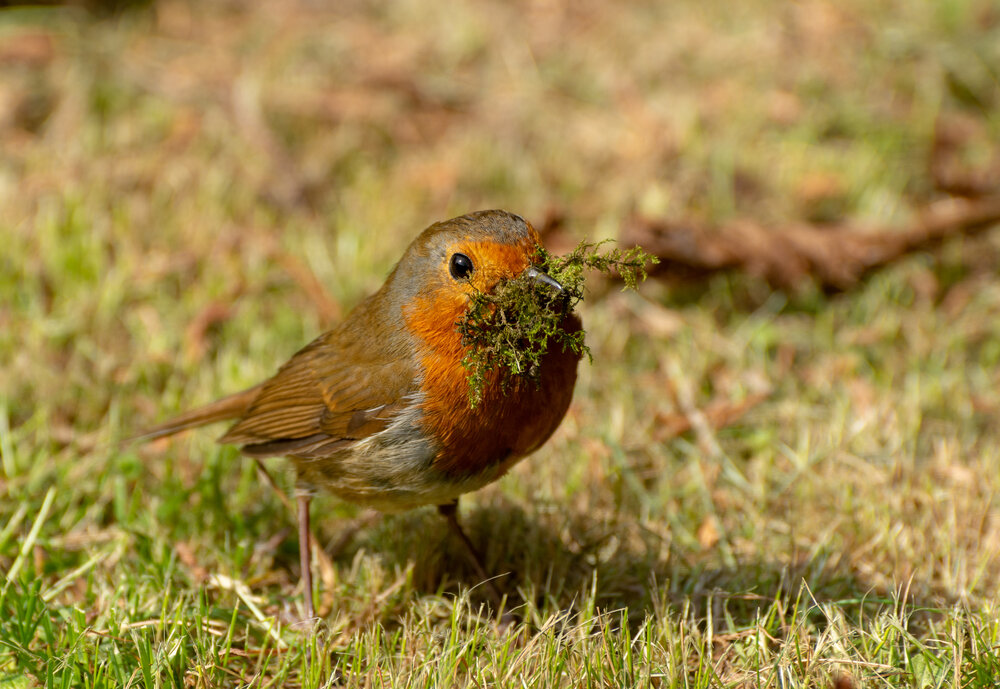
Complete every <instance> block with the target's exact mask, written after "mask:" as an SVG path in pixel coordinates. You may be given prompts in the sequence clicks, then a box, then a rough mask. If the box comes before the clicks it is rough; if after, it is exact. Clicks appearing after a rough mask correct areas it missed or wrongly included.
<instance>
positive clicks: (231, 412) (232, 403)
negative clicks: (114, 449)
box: [129, 385, 261, 441]
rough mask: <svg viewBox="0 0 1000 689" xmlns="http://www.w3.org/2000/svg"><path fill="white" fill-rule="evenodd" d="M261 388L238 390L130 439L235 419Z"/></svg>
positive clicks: (172, 433) (140, 438)
mask: <svg viewBox="0 0 1000 689" xmlns="http://www.w3.org/2000/svg"><path fill="white" fill-rule="evenodd" d="M260 388H261V386H260V385H255V386H254V387H252V388H250V389H248V390H244V391H243V392H237V393H236V394H233V395H229V396H228V397H223V398H222V399H221V400H216V401H215V402H212V403H211V404H206V405H205V406H204V407H198V408H197V409H192V410H191V411H188V412H184V413H183V414H181V415H180V416H176V417H174V418H172V419H170V420H168V421H164V422H163V423H161V424H158V425H156V426H153V427H152V428H149V429H147V430H145V431H143V432H142V433H139V434H138V435H134V436H132V437H131V438H129V441H135V440H153V439H155V438H163V437H166V436H168V435H174V434H175V433H180V432H181V431H186V430H187V429H189V428H197V427H199V426H205V425H208V424H210V423H215V422H216V421H225V420H226V419H235V418H237V417H239V416H242V415H243V414H244V413H245V412H246V410H247V409H248V408H249V407H250V405H251V404H252V403H253V401H254V399H256V397H257V395H258V394H260Z"/></svg>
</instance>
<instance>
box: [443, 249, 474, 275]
mask: <svg viewBox="0 0 1000 689" xmlns="http://www.w3.org/2000/svg"><path fill="white" fill-rule="evenodd" d="M448 270H449V271H451V276H452V277H453V278H455V279H456V280H461V279H463V278H467V277H469V276H470V275H472V270H473V268H472V259H470V258H469V257H468V256H466V255H465V254H452V255H451V263H450V264H449V265H448Z"/></svg>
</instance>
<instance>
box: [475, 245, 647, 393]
mask: <svg viewBox="0 0 1000 689" xmlns="http://www.w3.org/2000/svg"><path fill="white" fill-rule="evenodd" d="M607 241H610V240H606V241H605V242H599V243H597V244H593V243H589V242H581V243H580V244H579V245H578V246H577V247H576V249H574V250H573V251H571V252H570V253H568V254H566V255H565V256H555V255H553V254H551V253H549V252H548V251H546V250H545V249H543V248H541V247H539V248H538V251H537V253H536V257H535V262H534V265H535V266H536V267H537V268H538V269H539V270H541V271H542V272H544V273H545V274H547V275H548V276H549V277H551V278H552V279H553V280H555V281H556V282H558V283H559V284H560V285H562V290H557V289H555V288H554V287H553V286H551V285H548V284H546V283H544V282H541V281H539V280H537V279H535V278H534V277H532V276H531V275H529V274H528V272H527V271H525V272H524V273H522V274H521V275H519V276H518V277H516V278H514V279H512V280H505V281H503V282H501V283H500V284H499V285H497V287H496V289H494V290H493V291H492V292H489V293H486V292H479V293H477V294H476V295H475V296H474V297H473V299H472V304H471V305H470V308H469V310H468V311H467V312H466V315H465V317H464V318H462V320H460V321H459V322H458V323H457V326H458V331H459V332H460V333H461V334H462V341H463V344H465V345H466V346H468V347H469V349H468V353H467V354H466V356H465V358H464V359H463V360H462V365H463V366H464V367H465V369H466V370H467V371H468V379H469V402H470V404H471V405H472V406H473V407H475V406H476V405H477V404H478V403H479V402H480V401H482V396H483V389H484V387H485V385H486V382H487V380H488V379H489V377H490V376H491V374H492V373H493V372H494V371H497V370H499V371H500V373H501V381H502V384H503V385H504V386H507V385H509V384H510V383H511V382H512V381H513V380H514V379H515V378H517V377H521V378H526V379H528V380H530V381H532V382H534V383H535V384H536V385H537V383H538V379H539V373H540V364H541V360H542V357H543V356H544V355H545V352H547V351H548V350H549V348H550V347H562V348H564V349H565V348H568V349H570V350H571V351H573V352H576V353H578V354H586V355H587V358H588V359H589V358H591V356H590V350H589V348H588V347H587V345H586V343H585V341H584V338H585V332H584V331H583V330H582V329H581V330H572V331H567V330H566V329H565V325H566V324H567V321H566V317H567V316H568V315H569V314H570V313H572V311H573V309H574V308H575V307H576V305H577V304H579V303H580V301H582V300H583V296H584V291H583V288H584V272H585V271H586V270H587V269H591V270H597V271H600V272H603V273H607V274H617V275H618V276H619V277H620V278H621V279H622V280H623V281H624V283H625V289H635V287H636V285H638V283H639V282H641V281H642V280H645V279H646V266H647V264H655V263H657V259H656V258H655V257H653V256H650V255H649V254H647V253H646V252H645V251H643V250H642V249H641V248H639V247H635V248H632V249H628V250H622V249H617V248H616V249H612V250H611V251H608V252H605V253H601V252H600V247H601V246H602V245H603V244H605V243H606V242H607Z"/></svg>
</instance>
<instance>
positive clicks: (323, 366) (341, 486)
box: [138, 210, 582, 618]
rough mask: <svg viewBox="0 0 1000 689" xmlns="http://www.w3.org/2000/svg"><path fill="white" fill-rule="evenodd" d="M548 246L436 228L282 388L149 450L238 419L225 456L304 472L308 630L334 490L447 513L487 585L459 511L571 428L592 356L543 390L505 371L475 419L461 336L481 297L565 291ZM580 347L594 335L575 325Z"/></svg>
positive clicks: (559, 355) (294, 366) (549, 374)
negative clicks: (518, 281)
mask: <svg viewBox="0 0 1000 689" xmlns="http://www.w3.org/2000/svg"><path fill="white" fill-rule="evenodd" d="M538 246H539V237H538V233H537V232H536V231H535V229H534V228H533V227H532V226H531V225H530V224H529V223H528V222H526V221H525V220H524V219H523V218H521V217H520V216H518V215H514V214H513V213H508V212H506V211H502V210H489V211H479V212H476V213H470V214H468V215H463V216H461V217H457V218H453V219H451V220H446V221H444V222H439V223H435V224H433V225H431V226H430V227H428V228H427V229H426V230H424V231H423V232H422V233H421V234H420V235H419V236H418V237H417V238H416V239H415V240H414V241H413V243H411V244H410V246H409V247H408V248H407V249H406V251H405V252H404V254H403V257H402V258H401V259H400V260H399V263H397V264H396V266H395V268H393V270H392V272H391V273H390V274H389V277H388V278H387V279H386V281H385V284H383V285H382V288H381V289H379V290H378V291H377V292H376V293H375V294H373V295H371V296H369V297H368V298H366V299H365V300H363V301H362V302H361V303H360V304H358V306H357V307H356V308H355V309H354V310H353V311H352V312H351V313H350V314H349V315H348V316H347V317H346V318H345V319H344V321H343V322H342V323H340V324H339V325H338V326H337V327H335V328H334V329H333V330H330V331H329V332H326V333H324V334H322V335H320V336H319V337H318V338H316V339H315V340H313V342H311V343H310V344H309V345H307V346H306V347H305V348H303V349H302V350H300V351H299V352H298V353H297V354H295V355H294V356H293V357H292V358H291V359H290V360H289V361H288V362H287V363H286V364H285V365H284V366H282V367H281V368H280V369H279V370H278V372H277V373H276V374H275V375H274V377H272V378H270V379H268V380H266V381H264V382H263V383H260V384H259V385H256V386H254V387H252V388H250V389H248V390H244V391H243V392H239V393H236V394H234V395H231V396H229V397H225V398H223V399H221V400H218V401H217V402H214V403H212V404H209V405H207V406H204V407H201V408H198V409H195V410H193V411H189V412H187V413H185V414H182V415H181V416H179V417H177V418H174V419H172V420H170V421H167V422H165V423H163V424H160V425H158V426H156V427H154V428H151V429H149V430H148V431H147V432H145V433H143V434H142V435H140V436H138V438H139V439H143V440H148V439H152V438H158V437H163V436H167V435H172V434H174V433H177V432H179V431H182V430H185V429H188V428H194V427H197V426H202V425H205V424H209V423H213V422H216V421H223V420H227V419H236V420H237V421H236V423H235V424H234V425H233V426H232V427H231V428H230V429H229V430H228V431H227V432H226V433H225V434H224V435H223V436H222V437H221V438H219V441H218V442H220V443H225V444H231V445H239V446H241V448H242V452H243V454H245V455H248V456H249V457H252V458H254V459H256V460H258V462H260V460H261V459H262V458H264V457H272V456H284V457H288V458H289V459H290V460H291V462H292V464H293V466H294V468H295V471H296V477H297V480H296V500H297V518H298V526H299V556H300V562H301V566H302V579H303V586H304V590H305V608H306V616H307V617H308V618H313V617H315V609H314V606H313V601H312V576H311V556H310V553H311V551H310V541H309V539H310V527H309V501H310V499H311V497H312V496H313V495H314V494H315V492H316V490H317V489H324V490H327V491H329V492H330V493H333V494H334V495H336V496H338V497H340V498H342V499H344V500H347V501H349V502H352V503H357V504H359V505H364V506H368V507H373V508H375V509H377V510H379V511H381V512H399V511H403V510H408V509H411V508H415V507H419V506H422V505H435V506H437V508H438V510H439V511H440V513H441V514H442V515H443V516H444V517H445V519H446V520H447V522H448V525H449V527H450V528H451V529H452V531H453V532H455V534H456V535H457V536H458V537H459V538H460V540H461V541H462V543H463V545H464V546H465V547H466V550H467V553H468V554H469V556H470V559H471V560H472V561H473V564H474V565H475V567H476V570H477V573H478V574H479V575H480V576H481V577H482V578H483V579H487V578H488V577H487V576H486V574H485V570H484V568H483V567H482V564H481V558H480V557H479V555H478V553H477V552H476V549H475V547H474V546H473V545H472V543H471V541H470V540H469V539H468V537H467V536H466V535H465V533H464V532H463V531H462V528H461V525H460V524H459V522H458V519H457V509H458V498H459V496H460V495H462V494H464V493H468V492H470V491H474V490H477V489H479V488H482V487H483V486H485V485H487V484H488V483H491V482H493V481H496V480H497V479H498V478H500V477H501V476H503V475H504V474H505V473H506V472H507V471H508V470H509V469H510V468H511V467H512V466H514V464H516V463H517V462H518V461H519V460H521V459H523V458H524V457H526V456H527V455H529V454H531V453H532V452H534V451H535V450H537V449H538V448H539V447H540V446H541V445H542V444H543V443H544V442H545V441H546V440H548V438H549V437H550V436H551V435H552V433H553V432H554V431H555V430H556V428H557V427H558V426H559V423H560V422H561V421H562V418H563V416H564V415H565V414H566V410H567V408H568V407H569V404H570V400H571V398H572V395H573V386H574V384H575V382H576V370H577V364H578V362H579V359H580V354H579V352H574V351H572V350H571V349H569V348H564V347H563V346H562V345H561V344H557V345H552V346H550V347H549V349H548V350H547V351H546V352H545V354H544V355H543V357H542V359H541V362H540V365H539V367H538V376H537V379H533V380H529V379H527V378H521V377H519V376H513V378H512V380H507V379H505V378H504V375H505V374H506V373H507V372H505V371H501V370H494V371H492V372H490V374H489V375H488V376H487V380H486V382H485V386H484V388H483V391H482V396H481V398H480V399H479V401H478V403H477V404H475V405H472V404H471V403H470V397H469V383H468V379H467V375H468V374H467V371H466V369H465V368H464V367H463V365H462V360H463V358H464V357H465V355H466V353H467V350H468V345H466V344H465V343H464V342H463V339H462V336H461V334H460V333H459V331H458V329H457V324H458V322H459V321H460V320H461V319H462V317H463V316H464V315H465V314H466V312H467V311H468V309H469V305H470V301H471V300H472V298H473V296H474V295H475V294H476V293H477V292H485V293H490V292H491V291H493V290H495V289H496V287H497V286H498V285H499V284H500V283H501V282H502V281H504V280H508V279H512V278H515V277H517V276H520V275H521V274H525V275H527V276H528V277H530V278H532V279H534V280H536V281H538V282H539V283H542V284H544V285H547V286H548V288H550V289H554V290H562V286H561V285H559V283H558V282H556V281H555V280H553V279H552V278H551V277H549V276H548V275H546V274H545V273H544V272H542V271H541V270H540V269H539V268H538V267H537V266H535V265H534V263H533V262H534V260H535V255H536V250H537V248H538ZM561 327H562V328H563V330H565V331H566V332H567V333H576V332H579V331H580V329H581V327H582V326H581V323H580V319H579V317H578V316H577V315H576V314H575V313H569V314H568V315H567V316H565V318H564V319H563V322H562V324H561Z"/></svg>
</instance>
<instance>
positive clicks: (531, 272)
mask: <svg viewBox="0 0 1000 689" xmlns="http://www.w3.org/2000/svg"><path fill="white" fill-rule="evenodd" d="M524 274H525V275H527V276H528V277H529V278H531V279H532V280H534V281H535V282H540V283H542V284H543V285H548V286H549V287H551V288H552V289H554V290H555V291H556V292H562V291H563V286H562V285H560V284H559V283H558V282H556V281H555V280H553V279H552V278H550V277H549V276H548V275H546V274H545V273H543V272H542V271H540V270H539V269H538V268H536V267H535V266H529V267H528V268H527V270H525V271H524Z"/></svg>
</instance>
